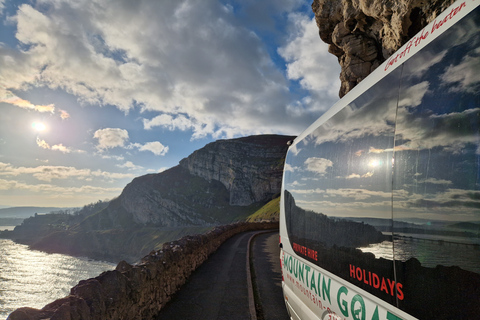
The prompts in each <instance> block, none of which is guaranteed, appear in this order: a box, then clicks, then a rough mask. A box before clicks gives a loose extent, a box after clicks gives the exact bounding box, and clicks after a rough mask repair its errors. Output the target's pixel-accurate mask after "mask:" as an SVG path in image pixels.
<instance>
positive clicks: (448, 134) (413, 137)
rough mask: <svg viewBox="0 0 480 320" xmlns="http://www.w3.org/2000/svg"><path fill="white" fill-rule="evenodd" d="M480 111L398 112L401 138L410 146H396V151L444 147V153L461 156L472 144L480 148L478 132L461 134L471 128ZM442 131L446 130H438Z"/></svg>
mask: <svg viewBox="0 0 480 320" xmlns="http://www.w3.org/2000/svg"><path fill="white" fill-rule="evenodd" d="M479 113H480V108H472V109H467V110H464V111H462V112H451V113H445V114H432V113H427V114H422V115H415V114H410V113H409V112H408V111H407V110H406V109H405V108H400V109H399V112H398V119H399V121H398V122H399V124H400V125H399V127H401V128H402V129H401V130H398V133H399V136H401V138H402V139H403V140H406V142H405V143H404V144H402V145H400V146H396V147H395V150H396V151H402V150H419V149H432V148H434V147H443V148H444V151H447V152H451V153H453V154H459V153H461V152H462V150H463V149H464V147H465V145H466V144H468V143H471V144H475V145H477V146H479V147H480V144H479V142H478V136H477V134H476V133H475V130H458V128H471V122H470V121H471V119H474V118H478V115H479ZM438 128H442V130H438Z"/></svg>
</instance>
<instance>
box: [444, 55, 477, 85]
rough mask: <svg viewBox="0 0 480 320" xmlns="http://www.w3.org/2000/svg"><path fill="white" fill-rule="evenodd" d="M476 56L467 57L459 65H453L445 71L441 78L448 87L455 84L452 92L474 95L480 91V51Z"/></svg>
mask: <svg viewBox="0 0 480 320" xmlns="http://www.w3.org/2000/svg"><path fill="white" fill-rule="evenodd" d="M475 54H476V56H470V55H468V56H465V57H464V58H463V59H462V61H461V62H460V63H459V64H458V65H456V66H454V65H451V66H449V67H448V68H447V69H446V70H445V73H444V74H443V75H442V76H441V79H442V81H444V82H445V84H448V85H452V84H455V86H453V87H451V88H450V90H453V91H467V92H472V93H475V92H477V91H478V89H479V83H480V72H478V70H480V59H478V54H480V49H477V50H476V52H475Z"/></svg>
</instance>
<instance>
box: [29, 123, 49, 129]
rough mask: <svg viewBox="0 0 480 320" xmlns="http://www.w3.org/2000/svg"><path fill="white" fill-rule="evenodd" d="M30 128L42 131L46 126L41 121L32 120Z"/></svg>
mask: <svg viewBox="0 0 480 320" xmlns="http://www.w3.org/2000/svg"><path fill="white" fill-rule="evenodd" d="M32 128H33V129H34V130H35V131H44V130H45V129H46V128H47V127H46V126H45V125H44V124H43V123H41V122H34V123H32Z"/></svg>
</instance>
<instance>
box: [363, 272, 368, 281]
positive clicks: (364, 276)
mask: <svg viewBox="0 0 480 320" xmlns="http://www.w3.org/2000/svg"><path fill="white" fill-rule="evenodd" d="M363 282H364V283H365V284H368V281H367V276H366V275H365V269H363Z"/></svg>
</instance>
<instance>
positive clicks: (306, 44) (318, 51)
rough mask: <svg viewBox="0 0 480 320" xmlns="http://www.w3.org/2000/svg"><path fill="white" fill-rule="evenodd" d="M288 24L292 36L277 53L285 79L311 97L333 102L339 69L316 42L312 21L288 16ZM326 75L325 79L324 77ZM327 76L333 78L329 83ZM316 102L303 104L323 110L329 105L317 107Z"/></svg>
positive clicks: (297, 15) (326, 48)
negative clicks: (290, 25)
mask: <svg viewBox="0 0 480 320" xmlns="http://www.w3.org/2000/svg"><path fill="white" fill-rule="evenodd" d="M289 20H290V21H291V23H292V24H293V25H294V26H295V28H293V30H292V31H294V36H292V39H291V41H289V42H288V43H287V44H286V45H285V46H283V47H281V48H279V49H278V52H279V54H280V55H281V56H282V57H283V58H284V59H285V60H286V61H287V76H288V78H289V79H292V80H298V81H299V82H300V85H301V86H302V87H303V88H304V89H306V90H309V91H310V92H311V93H312V95H313V96H314V97H319V96H322V97H323V99H325V98H326V97H328V99H330V101H332V100H336V98H337V96H338V90H339V88H340V80H339V75H340V66H339V64H338V62H337V61H336V57H335V56H334V55H332V54H331V53H329V52H328V44H326V43H324V42H322V41H319V39H320V37H319V36H318V27H317V24H316V22H315V18H309V17H308V16H305V15H302V14H298V13H291V14H290V15H289ZM327 75H329V76H327ZM331 75H336V77H335V78H333V79H332V76H331ZM317 101H318V100H316V99H313V100H311V101H308V100H304V102H307V104H310V105H311V106H312V107H313V106H315V108H320V109H323V110H325V108H328V107H330V105H325V104H318V102H317Z"/></svg>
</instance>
